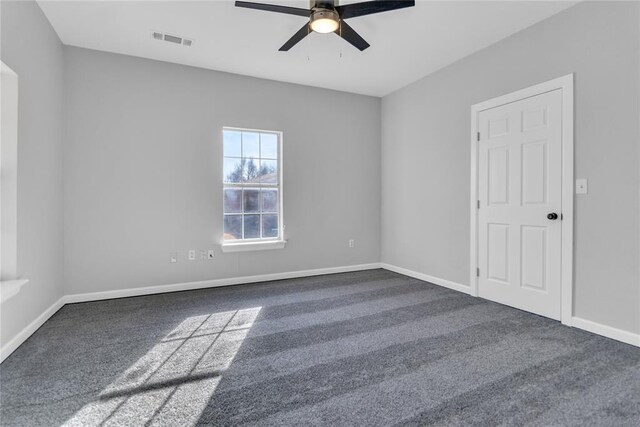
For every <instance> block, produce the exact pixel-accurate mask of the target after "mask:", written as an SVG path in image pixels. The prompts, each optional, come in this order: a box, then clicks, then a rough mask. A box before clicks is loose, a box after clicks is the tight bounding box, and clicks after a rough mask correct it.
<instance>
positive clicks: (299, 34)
mask: <svg viewBox="0 0 640 427" xmlns="http://www.w3.org/2000/svg"><path fill="white" fill-rule="evenodd" d="M309 32H310V29H309V24H308V23H307V24H304V27H302V28H300V29H299V30H298V32H297V33H295V34H294V35H293V37H291V38H290V39H289V40H287V42H286V43H285V44H283V45H282V47H281V48H280V49H278V50H279V51H280V52H286V51H288V50H289V49H291V48H292V47H294V46H295V45H296V44H297V43H298V42H300V40H302V39H303V38H305V37H307V35H309Z"/></svg>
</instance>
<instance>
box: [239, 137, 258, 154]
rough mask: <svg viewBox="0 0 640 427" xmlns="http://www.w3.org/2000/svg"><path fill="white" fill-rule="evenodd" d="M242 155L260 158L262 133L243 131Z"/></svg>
mask: <svg viewBox="0 0 640 427" xmlns="http://www.w3.org/2000/svg"><path fill="white" fill-rule="evenodd" d="M242 157H253V158H254V159H259V158H260V134H258V133H251V132H242Z"/></svg>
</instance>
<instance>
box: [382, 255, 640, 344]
mask: <svg viewBox="0 0 640 427" xmlns="http://www.w3.org/2000/svg"><path fill="white" fill-rule="evenodd" d="M380 267H381V268H384V269H385V270H390V271H394V272H396V273H399V274H404V275H405V276H409V277H414V278H416V279H420V280H424V281H425V282H429V283H433V284H435V285H440V286H444V287H445V288H449V289H453V290H455V291H459V292H462V293H465V294H471V288H470V287H469V286H465V285H461V284H460V283H456V282H452V281H450V280H446V279H440V278H438V277H434V276H429V275H428V274H423V273H418V272H416V271H412V270H408V269H406V268H402V267H398V266H395V265H391V264H386V263H384V262H383V263H381V264H380ZM567 326H572V327H574V328H578V329H583V330H585V331H588V332H592V333H594V334H597V335H601V336H603V337H607V338H611V339H614V340H616V341H621V342H623V343H626V344H631V345H635V346H637V347H640V334H634V333H633V332H628V331H623V330H622V329H617V328H613V327H611V326H606V325H603V324H601V323H596V322H592V321H591V320H586V319H582V318H580V317H575V316H573V317H572V318H571V324H570V325H567Z"/></svg>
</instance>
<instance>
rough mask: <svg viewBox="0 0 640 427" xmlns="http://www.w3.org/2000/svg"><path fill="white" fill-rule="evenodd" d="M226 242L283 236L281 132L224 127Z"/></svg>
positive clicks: (271, 238) (278, 238)
mask: <svg viewBox="0 0 640 427" xmlns="http://www.w3.org/2000/svg"><path fill="white" fill-rule="evenodd" d="M222 135H223V136H222V139H223V215H224V224H223V244H224V243H239V242H251V241H271V240H281V235H282V212H281V207H282V194H281V190H280V188H281V179H282V170H281V169H282V162H281V160H282V159H281V157H282V156H281V152H282V151H281V148H282V147H281V145H282V134H281V133H280V132H272V131H257V130H249V129H235V128H224V129H223V131H222Z"/></svg>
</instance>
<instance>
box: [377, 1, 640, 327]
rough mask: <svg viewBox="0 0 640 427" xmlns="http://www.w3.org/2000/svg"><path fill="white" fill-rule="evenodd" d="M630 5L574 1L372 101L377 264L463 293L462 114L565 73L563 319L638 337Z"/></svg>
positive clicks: (465, 149)
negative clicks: (570, 295)
mask: <svg viewBox="0 0 640 427" xmlns="http://www.w3.org/2000/svg"><path fill="white" fill-rule="evenodd" d="M638 8H639V4H638V3H636V2H628V3H610V2H609V3H606V4H605V3H594V2H584V3H581V4H579V5H577V6H575V7H573V8H570V9H568V10H566V11H564V12H562V13H560V14H558V15H555V16H553V17H551V18H549V19H548V20H545V21H543V22H541V23H539V24H537V25H535V26H533V27H530V28H528V29H526V30H524V31H522V32H520V33H518V34H516V35H514V36H511V37H509V38H507V39H505V40H503V41H501V42H499V43H496V44H495V45H492V46H490V47H488V48H486V49H484V50H482V51H480V52H478V53H476V54H474V55H471V56H469V57H467V58H465V59H462V60H461V61H459V62H456V63H454V64H453V65H451V66H448V67H446V68H444V69H442V70H440V71H438V72H437V73H435V74H432V75H430V76H428V77H426V78H424V79H422V80H419V81H418V82H416V83H414V84H412V85H410V86H407V87H405V88H403V89H401V90H399V91H396V92H394V93H393V94H390V95H389V96H386V97H385V98H383V102H382V110H383V124H382V145H383V148H382V165H383V166H382V170H383V178H382V179H383V189H382V194H383V196H382V199H383V204H382V260H383V262H388V263H390V264H395V265H397V266H401V267H404V268H408V269H411V270H414V271H417V272H421V273H425V274H430V275H432V276H436V277H439V278H443V279H448V280H451V281H454V282H458V283H461V284H465V285H468V283H469V195H470V185H469V179H470V178H469V177H470V173H469V165H470V141H469V135H470V126H471V124H470V107H471V105H472V104H475V103H478V102H481V101H484V100H487V99H490V98H493V97H496V96H499V95H502V94H505V93H509V92H512V91H515V90H518V89H521V88H524V87H527V86H531V85H533V84H536V83H540V82H543V81H546V80H550V79H553V78H556V77H560V76H563V75H565V74H568V73H572V72H574V73H575V78H576V83H575V173H576V177H577V178H588V179H589V194H588V195H585V196H580V195H579V196H576V213H575V275H574V283H575V287H574V314H575V315H576V316H579V317H582V318H585V319H588V320H592V321H595V322H599V323H603V324H605V325H609V326H612V327H616V328H620V329H623V330H627V331H631V332H640V303H639V302H640V295H639V293H640V271H639V268H640V267H639V260H640V254H639V238H638V236H639V233H640V230H639V225H640V224H639V222H640V211H639V209H640V201H639V190H640V189H639V169H640V167H639V163H638V159H639V152H638V150H639V148H638V147H639V140H640V134H639V116H640V109H639V105H638V102H639V96H638V95H639V93H640V86H639V79H640V68H639V65H638V61H639V48H640V45H639V40H640V33H639V16H640V15H639V11H638Z"/></svg>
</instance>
